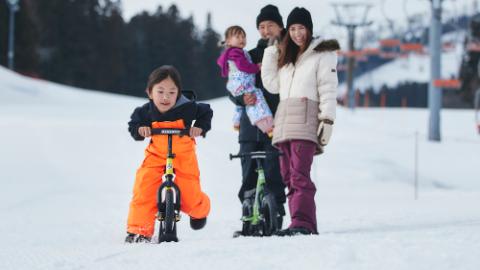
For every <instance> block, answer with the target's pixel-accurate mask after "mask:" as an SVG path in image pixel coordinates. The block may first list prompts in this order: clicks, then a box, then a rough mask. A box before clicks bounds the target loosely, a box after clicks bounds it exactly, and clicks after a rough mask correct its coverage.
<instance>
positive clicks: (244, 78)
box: [217, 25, 273, 136]
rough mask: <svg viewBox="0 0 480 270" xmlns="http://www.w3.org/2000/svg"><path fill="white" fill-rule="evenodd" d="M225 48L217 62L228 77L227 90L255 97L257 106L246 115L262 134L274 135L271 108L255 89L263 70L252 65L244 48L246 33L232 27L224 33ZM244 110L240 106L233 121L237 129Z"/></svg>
mask: <svg viewBox="0 0 480 270" xmlns="http://www.w3.org/2000/svg"><path fill="white" fill-rule="evenodd" d="M225 45H226V47H227V48H226V49H225V50H224V51H223V53H222V54H221V55H220V57H219V58H218V60H217V64H218V65H219V66H220V68H221V71H222V76H223V77H228V83H227V89H228V91H229V92H230V93H231V94H232V95H233V96H235V97H237V96H241V95H243V94H247V93H253V94H255V96H256V98H257V101H256V103H255V104H254V105H247V106H245V109H246V113H247V116H248V118H249V119H250V122H251V123H252V125H255V126H257V127H258V128H259V129H260V130H261V131H262V132H263V133H267V134H269V135H270V136H271V132H272V129H273V117H272V112H271V111H270V108H269V107H268V104H267V102H266V100H265V97H264V96H263V94H262V91H261V90H260V89H258V88H256V87H255V74H256V73H257V72H259V71H260V68H259V66H257V65H256V64H253V63H252V60H251V58H250V55H249V54H248V52H247V51H245V50H244V49H243V48H244V47H245V45H246V34H245V31H244V30H243V28H241V27H240V26H236V25H235V26H231V27H229V28H228V29H227V30H226V31H225ZM241 113H242V107H239V106H237V108H236V113H235V116H234V119H233V122H234V127H235V129H238V128H239V127H240V116H241Z"/></svg>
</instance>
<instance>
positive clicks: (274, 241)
mask: <svg viewBox="0 0 480 270" xmlns="http://www.w3.org/2000/svg"><path fill="white" fill-rule="evenodd" d="M145 101H146V100H145V99H139V98H132V97H124V96H119V95H112V94H105V93H100V92H94V91H86V90H81V89H76V88H72V87H66V86H62V85H58V84H54V83H49V82H44V81H39V80H33V79H29V78H26V77H22V76H20V75H17V74H14V73H12V72H10V71H7V70H6V69H4V68H0V202H1V204H0V221H1V222H0V232H1V238H0V269H2V270H3V269H25V270H27V269H28V270H31V269H59V270H61V269H117V270H118V269H195V270H202V269H229V270H235V269H242V270H244V269H337V270H338V269H357V270H358V269H369V270H371V269H390V270H393V269H405V270H407V269H408V270H411V269H428V270H433V269H435V270H440V269H462V270H466V269H471V270H477V269H480V258H479V255H480V173H479V170H480V136H478V134H477V133H476V131H475V126H474V115H473V111H471V110H443V111H442V142H441V143H432V142H429V141H428V140H427V139H426V137H427V135H426V133H427V126H428V111H427V110H425V109H362V108H358V109H356V110H355V111H354V112H351V111H349V110H346V109H344V108H338V118H337V120H336V122H335V126H334V134H333V137H332V140H331V142H330V144H329V145H328V147H327V148H326V153H325V154H324V155H321V156H318V157H316V158H315V164H314V166H313V170H312V177H313V180H314V182H315V184H316V186H317V190H318V191H317V194H316V197H315V200H316V203H317V218H318V229H319V232H320V234H319V235H317V236H296V237H284V238H282V237H269V238H266V237H265V238H237V239H233V238H232V233H233V231H235V230H238V229H239V228H240V226H241V223H240V220H239V219H240V214H241V211H240V203H239V201H238V199H237V196H236V194H237V190H238V188H239V186H240V182H241V170H240V163H239V161H238V160H235V161H230V160H229V159H228V154H229V153H236V152H237V151H238V143H237V134H236V133H235V132H234V131H233V129H232V123H231V120H230V119H231V117H232V113H233V108H234V107H233V106H232V104H231V103H230V101H229V100H228V99H226V98H221V99H215V100H210V101H208V103H210V104H211V106H212V108H213V110H214V118H213V123H212V127H213V128H212V131H211V132H210V133H209V134H208V136H207V137H206V138H205V139H198V141H197V142H198V148H197V154H198V159H199V162H200V170H201V181H202V186H203V189H204V190H205V192H206V193H207V194H208V195H209V196H210V198H211V201H212V211H211V214H210V216H209V218H208V223H207V226H206V227H205V229H203V230H201V231H192V230H191V229H190V228H189V225H188V217H187V216H185V215H184V216H183V220H181V221H180V223H179V224H178V226H179V231H178V235H179V238H180V242H178V243H162V244H133V245H128V244H124V243H123V240H124V237H125V234H126V233H125V225H126V224H125V223H126V218H127V213H128V204H129V201H130V197H131V192H132V187H133V182H134V176H135V170H136V168H137V167H138V166H139V165H140V164H141V162H142V158H143V150H144V147H145V145H146V143H147V142H143V143H141V142H135V141H133V139H131V137H130V135H129V133H128V132H127V121H128V120H129V117H130V114H131V112H132V111H133V109H134V108H135V107H136V106H140V105H141V104H143V103H144V102H145ZM417 131H418V132H419V163H418V168H419V174H418V176H419V183H420V184H419V198H418V200H414V188H413V187H414V184H413V183H414V156H415V151H414V149H415V148H414V145H415V132H417ZM286 223H287V224H285V225H288V218H287V221H286Z"/></svg>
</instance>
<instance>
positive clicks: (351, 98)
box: [331, 3, 372, 109]
mask: <svg viewBox="0 0 480 270" xmlns="http://www.w3.org/2000/svg"><path fill="white" fill-rule="evenodd" d="M331 5H332V6H333V8H334V9H335V14H336V17H337V19H336V20H335V21H332V24H334V25H338V26H343V27H346V28H347V31H348V53H347V57H348V62H347V93H348V98H347V99H348V107H349V108H350V109H354V108H355V92H354V88H353V71H354V69H355V56H354V54H353V52H354V51H355V30H356V29H357V27H362V26H368V25H370V24H372V22H371V21H369V22H367V14H368V11H369V10H370V8H371V7H372V5H371V4H366V3H338V4H337V3H335V4H334V3H332V4H331ZM359 14H362V16H360V15H359Z"/></svg>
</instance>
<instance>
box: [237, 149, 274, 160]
mask: <svg viewBox="0 0 480 270" xmlns="http://www.w3.org/2000/svg"><path fill="white" fill-rule="evenodd" d="M282 155H283V153H282V152H273V151H270V152H269V151H255V152H249V153H240V154H237V155H233V154H230V160H232V159H234V158H251V159H255V158H261V159H265V158H267V157H268V156H274V157H275V156H277V157H278V156H282Z"/></svg>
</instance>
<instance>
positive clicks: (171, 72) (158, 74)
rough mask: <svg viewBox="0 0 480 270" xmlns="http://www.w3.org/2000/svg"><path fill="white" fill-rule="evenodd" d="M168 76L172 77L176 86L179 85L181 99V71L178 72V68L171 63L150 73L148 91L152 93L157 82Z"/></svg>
mask: <svg viewBox="0 0 480 270" xmlns="http://www.w3.org/2000/svg"><path fill="white" fill-rule="evenodd" d="M166 78H170V79H172V81H173V82H174V83H175V86H177V88H178V96H177V99H179V98H180V96H181V95H182V83H181V82H182V80H181V78H180V73H178V70H177V69H176V68H175V67H173V66H169V65H165V66H161V67H159V68H156V69H155V70H154V71H152V73H150V76H148V82H147V92H148V93H150V92H151V91H152V88H153V86H154V85H155V84H157V83H159V82H161V81H163V80H165V79H166Z"/></svg>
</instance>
